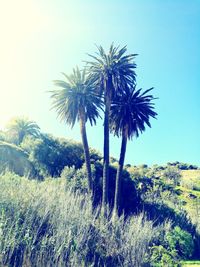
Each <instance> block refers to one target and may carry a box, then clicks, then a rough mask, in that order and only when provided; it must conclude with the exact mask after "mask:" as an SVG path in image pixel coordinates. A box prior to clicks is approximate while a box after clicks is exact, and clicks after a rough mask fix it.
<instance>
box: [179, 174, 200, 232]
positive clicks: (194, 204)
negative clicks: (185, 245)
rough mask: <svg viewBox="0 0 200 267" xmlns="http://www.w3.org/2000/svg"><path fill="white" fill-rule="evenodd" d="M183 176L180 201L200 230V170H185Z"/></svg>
mask: <svg viewBox="0 0 200 267" xmlns="http://www.w3.org/2000/svg"><path fill="white" fill-rule="evenodd" d="M181 175H182V178H181V186H180V187H179V189H180V190H181V194H180V200H182V201H184V203H185V205H184V207H185V209H186V210H187V212H188V213H189V215H190V217H191V219H192V221H193V223H195V224H197V227H198V228H199V230H200V223H199V222H200V170H184V171H182V172H181Z"/></svg>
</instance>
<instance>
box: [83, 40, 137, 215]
mask: <svg viewBox="0 0 200 267" xmlns="http://www.w3.org/2000/svg"><path fill="white" fill-rule="evenodd" d="M97 48H98V52H97V55H95V56H93V55H89V56H90V57H91V58H92V60H93V61H89V62H87V63H88V70H89V72H90V73H91V74H92V76H93V77H94V79H95V81H96V83H97V89H98V91H99V93H100V94H101V95H102V94H103V96H104V105H105V112H104V169H103V197H102V208H103V213H104V216H106V213H107V212H106V209H107V208H106V207H107V204H108V183H109V119H110V107H111V102H112V99H113V97H114V95H115V93H116V92H117V91H123V90H124V88H125V87H126V86H127V85H133V84H134V82H135V76H136V74H135V72H134V69H135V68H136V64H135V63H134V58H135V56H136V54H130V55H126V54H125V53H126V51H127V49H126V47H123V48H121V49H120V48H119V47H115V46H114V45H113V44H112V45H111V46H110V49H109V52H108V53H106V52H105V50H104V49H103V47H102V46H99V47H97Z"/></svg>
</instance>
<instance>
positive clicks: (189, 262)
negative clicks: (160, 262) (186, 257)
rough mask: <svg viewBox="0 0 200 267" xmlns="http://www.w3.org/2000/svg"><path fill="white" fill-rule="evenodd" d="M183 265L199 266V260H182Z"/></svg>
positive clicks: (184, 266) (188, 266)
mask: <svg viewBox="0 0 200 267" xmlns="http://www.w3.org/2000/svg"><path fill="white" fill-rule="evenodd" d="M181 266H183V267H198V266H199V267H200V261H184V262H182V265H181Z"/></svg>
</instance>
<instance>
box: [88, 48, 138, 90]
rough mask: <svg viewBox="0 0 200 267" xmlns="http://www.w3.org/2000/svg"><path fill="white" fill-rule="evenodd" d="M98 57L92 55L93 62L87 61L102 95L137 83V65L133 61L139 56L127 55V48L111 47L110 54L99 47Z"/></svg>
mask: <svg viewBox="0 0 200 267" xmlns="http://www.w3.org/2000/svg"><path fill="white" fill-rule="evenodd" d="M97 48H98V52H97V56H93V55H90V54H89V56H90V57H91V58H92V59H93V61H87V64H88V69H89V72H90V73H92V75H93V77H94V78H95V80H96V82H97V85H98V88H99V90H100V92H101V93H105V92H106V90H109V91H110V93H113V92H115V91H117V90H122V89H123V88H124V86H126V85H127V84H133V83H134V82H135V77H136V74H135V71H134V69H135V68H136V64H135V62H134V61H133V60H134V58H135V56H137V54H129V55H125V53H126V51H127V48H126V46H124V47H123V48H121V49H120V48H119V46H118V47H114V45H113V44H112V45H111V46H110V49H109V52H108V54H107V53H106V52H105V51H104V49H103V47H102V46H97Z"/></svg>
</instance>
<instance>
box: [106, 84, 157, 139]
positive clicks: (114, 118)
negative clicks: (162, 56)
mask: <svg viewBox="0 0 200 267" xmlns="http://www.w3.org/2000/svg"><path fill="white" fill-rule="evenodd" d="M152 89H153V88H150V89H148V90H146V91H145V92H143V93H142V92H141V89H139V90H137V89H136V86H134V87H132V88H131V89H130V87H127V88H126V90H125V91H124V92H123V94H121V95H117V96H116V97H115V99H114V100H113V103H112V105H111V116H110V117H111V131H112V132H113V133H114V134H115V135H117V136H120V135H122V134H123V132H125V131H126V135H127V138H128V139H131V138H132V137H133V136H136V137H138V136H139V133H142V132H143V131H145V126H146V125H147V126H149V127H151V124H150V122H149V119H150V117H152V118H155V117H156V115H157V113H156V112H155V111H154V103H152V100H154V99H156V98H154V97H153V96H152V95H150V94H147V93H149V92H150V91H151V90H152Z"/></svg>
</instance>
